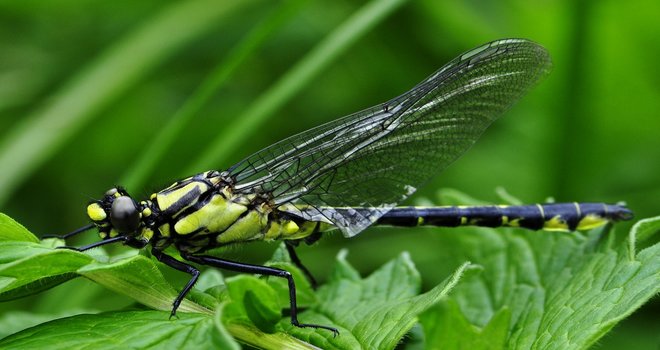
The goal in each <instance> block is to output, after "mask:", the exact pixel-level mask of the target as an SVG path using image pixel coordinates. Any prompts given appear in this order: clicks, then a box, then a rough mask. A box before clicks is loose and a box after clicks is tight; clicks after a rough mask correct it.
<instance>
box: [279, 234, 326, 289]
mask: <svg viewBox="0 0 660 350" xmlns="http://www.w3.org/2000/svg"><path fill="white" fill-rule="evenodd" d="M285 245H286V251H287V252H289V257H290V258H291V262H293V264H294V265H296V267H298V268H299V269H300V270H301V271H302V272H303V273H304V274H305V277H307V280H308V281H309V283H310V284H311V285H312V288H314V289H316V287H317V286H318V284H317V283H316V279H315V278H314V276H313V275H312V273H311V272H309V270H308V269H307V268H306V267H305V265H303V263H302V261H300V258H299V257H298V254H296V249H295V247H294V246H293V244H292V243H290V242H289V241H286V242H285Z"/></svg>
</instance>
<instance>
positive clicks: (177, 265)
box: [151, 249, 199, 318]
mask: <svg viewBox="0 0 660 350" xmlns="http://www.w3.org/2000/svg"><path fill="white" fill-rule="evenodd" d="M151 254H153V256H155V257H156V259H158V261H160V262H162V263H163V264H165V265H167V266H169V267H171V268H173V269H177V270H179V271H181V272H185V273H188V274H190V275H191V276H192V278H190V280H189V281H188V283H187V284H186V286H185V287H183V289H182V290H181V292H180V293H179V295H178V296H177V297H176V299H174V302H173V303H172V312H171V313H170V318H172V317H174V316H175V315H176V309H178V308H179V305H180V304H181V302H182V301H183V299H184V298H185V297H186V295H187V294H188V292H190V290H191V289H192V287H193V286H194V285H195V283H196V282H197V279H198V278H199V270H198V269H196V268H194V267H193V266H190V265H188V264H186V263H183V262H181V261H179V260H176V259H174V258H173V257H171V256H169V255H167V254H165V253H163V252H162V251H160V250H158V249H151Z"/></svg>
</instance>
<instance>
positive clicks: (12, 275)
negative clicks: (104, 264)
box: [0, 241, 93, 301]
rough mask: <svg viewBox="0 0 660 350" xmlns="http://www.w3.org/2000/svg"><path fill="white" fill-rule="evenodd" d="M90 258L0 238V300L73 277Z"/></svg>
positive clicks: (23, 295)
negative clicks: (0, 239)
mask: <svg viewBox="0 0 660 350" xmlns="http://www.w3.org/2000/svg"><path fill="white" fill-rule="evenodd" d="M92 260H93V258H92V257H90V256H88V255H85V254H81V253H78V252H73V251H70V250H64V249H61V250H60V249H57V250H54V249H52V248H49V247H46V246H43V245H40V244H37V243H31V242H26V241H0V300H2V301H4V300H11V299H16V298H20V297H25V296H28V295H32V294H35V293H38V292H41V291H42V290H46V289H49V288H52V287H54V286H56V285H58V284H60V283H63V282H66V281H67V280H69V279H71V278H74V277H75V276H76V274H75V273H76V271H77V270H78V269H79V268H80V267H82V266H84V265H86V264H88V263H90V262H91V261H92Z"/></svg>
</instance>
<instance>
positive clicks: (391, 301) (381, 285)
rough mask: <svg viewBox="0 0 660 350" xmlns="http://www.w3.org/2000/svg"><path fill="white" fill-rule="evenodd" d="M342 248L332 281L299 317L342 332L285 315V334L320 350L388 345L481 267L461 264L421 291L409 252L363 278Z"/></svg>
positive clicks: (400, 336) (398, 339)
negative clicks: (293, 321) (294, 323)
mask: <svg viewBox="0 0 660 350" xmlns="http://www.w3.org/2000/svg"><path fill="white" fill-rule="evenodd" d="M345 257H346V253H345V252H340V254H339V256H338V258H337V260H338V261H337V264H336V269H335V272H334V273H333V277H332V279H331V281H329V283H328V284H327V285H324V286H323V287H321V288H320V289H319V291H318V299H319V300H320V302H319V305H317V306H315V307H313V308H312V309H311V310H309V311H305V312H303V313H301V314H300V317H299V319H300V322H303V323H313V324H321V325H327V326H332V327H336V328H337V329H338V330H339V332H340V335H339V336H338V337H333V336H332V334H331V333H330V332H327V331H326V332H323V331H317V330H312V329H309V328H297V327H293V326H292V325H290V324H288V323H287V322H286V321H285V320H283V321H282V322H281V325H282V327H283V328H284V329H286V331H287V332H288V333H291V334H294V335H295V336H296V337H298V338H300V339H304V340H305V341H307V342H309V343H311V344H314V345H316V346H319V347H321V348H324V349H329V348H331V349H355V348H364V349H391V348H394V346H395V345H396V344H397V343H398V342H399V341H400V340H401V338H402V337H403V336H404V335H405V333H406V332H408V331H409V330H410V329H411V328H412V327H413V325H414V324H415V322H416V317H417V315H419V314H420V313H422V312H424V311H425V310H426V309H428V308H429V307H431V306H432V305H433V304H435V303H437V302H438V301H439V300H441V299H442V298H444V297H446V296H447V294H448V293H449V291H450V290H451V289H452V288H454V286H456V284H457V283H458V280H459V279H460V278H461V277H462V276H463V275H471V274H474V273H476V272H477V271H478V270H479V269H478V268H477V267H476V266H474V265H471V264H469V263H465V264H463V265H461V266H460V267H459V268H458V269H457V270H456V272H454V274H453V275H452V276H450V277H449V278H447V279H446V280H445V281H444V282H443V283H441V284H439V285H438V286H436V287H435V288H433V289H431V290H430V291H428V292H426V293H423V294H421V295H419V288H420V284H421V279H420V276H419V273H418V272H417V270H416V269H415V267H414V265H413V263H412V261H411V260H410V257H409V256H408V254H407V253H402V254H401V255H400V256H399V257H398V258H397V259H395V260H393V261H390V262H389V263H387V264H385V265H384V266H383V267H381V268H380V269H378V270H377V271H375V272H374V273H373V274H371V275H370V276H369V277H367V278H364V279H361V278H359V276H357V275H356V274H355V273H354V270H353V268H352V267H350V265H349V264H348V263H347V262H346V260H345Z"/></svg>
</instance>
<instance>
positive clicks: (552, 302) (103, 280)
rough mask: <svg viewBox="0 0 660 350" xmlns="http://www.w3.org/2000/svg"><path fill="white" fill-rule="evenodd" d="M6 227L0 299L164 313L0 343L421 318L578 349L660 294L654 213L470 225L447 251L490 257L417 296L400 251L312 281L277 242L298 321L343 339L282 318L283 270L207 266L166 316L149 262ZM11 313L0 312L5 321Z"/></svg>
mask: <svg viewBox="0 0 660 350" xmlns="http://www.w3.org/2000/svg"><path fill="white" fill-rule="evenodd" d="M0 228H2V231H0V262H2V265H0V266H1V267H0V276H1V277H0V288H1V289H0V299H1V300H10V299H15V298H20V297H24V296H28V295H31V294H33V293H37V292H40V291H42V290H44V289H48V288H52V287H53V286H55V285H57V284H59V283H63V282H65V281H67V280H69V279H71V278H74V277H75V276H83V277H86V278H88V279H90V280H92V281H94V282H96V283H98V284H100V285H103V286H104V287H106V288H107V289H109V290H111V291H113V292H116V293H121V294H124V295H126V296H128V297H130V298H132V299H134V300H135V301H137V302H139V303H140V304H142V305H145V306H148V307H150V308H152V309H156V310H162V311H149V310H121V311H111V312H104V313H95V314H89V313H82V314H77V315H74V316H70V317H65V318H58V317H57V316H56V315H53V320H52V321H49V322H43V320H44V319H45V318H47V316H45V315H28V316H26V318H28V319H30V318H32V319H34V320H35V324H36V325H35V326H34V327H30V328H27V326H28V324H24V326H25V327H26V329H24V330H22V331H21V330H19V329H16V328H14V329H13V331H15V332H16V333H13V334H8V336H7V337H6V338H4V339H3V340H0V347H3V348H22V349H28V348H35V349H36V348H43V347H45V346H49V347H50V348H61V349H66V348H69V347H79V346H86V347H87V346H93V347H95V348H98V347H100V348H116V347H122V348H126V347H131V348H157V347H158V348H163V347H165V348H181V347H188V346H194V347H195V348H199V349H215V348H228V347H232V348H235V347H238V344H237V343H236V342H235V340H234V338H235V339H236V340H237V341H239V342H241V343H243V344H249V345H252V346H255V347H259V348H264V349H280V348H283V347H289V348H300V349H302V348H311V346H312V345H313V346H318V347H321V348H324V349H355V348H368V349H393V348H394V347H395V346H396V345H397V344H398V343H399V342H400V341H401V339H402V338H403V336H404V335H405V334H406V333H407V332H409V331H410V330H411V328H412V327H413V326H414V325H415V323H416V321H417V317H418V316H420V314H421V316H420V322H421V325H422V329H423V332H424V339H425V340H424V342H425V345H424V346H425V348H429V349H435V348H438V349H440V348H441V349H452V348H456V349H462V348H466V347H469V348H472V349H499V348H508V349H517V348H520V349H530V348H543V349H554V348H556V349H585V348H587V347H588V346H590V345H592V344H593V343H594V342H595V341H597V340H598V339H599V338H600V337H602V336H603V335H604V334H605V333H606V332H607V331H609V330H610V329H611V328H612V327H613V326H614V325H615V324H616V323H617V322H619V321H620V320H622V319H623V318H624V317H626V316H627V315H629V314H630V313H631V312H632V311H633V310H635V309H636V308H638V307H640V306H641V305H642V304H643V303H644V302H645V301H646V300H648V299H649V298H650V297H652V296H653V295H655V294H657V293H658V292H659V291H660V284H658V278H659V276H660V259H659V258H658V257H660V244H656V245H654V246H652V247H649V248H645V249H644V250H642V251H640V252H635V249H634V243H635V242H636V238H637V236H644V237H649V236H651V235H652V234H653V233H655V232H657V231H660V217H659V218H655V219H649V220H644V221H640V222H639V223H638V224H637V225H635V227H634V228H633V230H632V231H631V233H630V234H629V239H628V240H623V241H621V242H620V243H619V244H615V240H614V237H615V236H614V235H613V234H611V233H608V231H609V229H607V230H594V231H592V232H590V233H589V234H587V235H586V236H583V235H580V234H574V235H556V234H545V235H530V234H529V233H520V232H512V230H510V229H509V230H506V231H507V232H498V231H497V230H494V229H479V230H475V232H473V233H472V235H471V236H472V237H471V238H472V239H471V240H465V241H463V242H462V243H461V242H456V243H457V244H456V245H455V247H454V250H455V251H457V252H460V253H461V255H462V256H465V257H470V256H472V257H474V258H475V259H476V260H479V261H480V262H482V263H483V264H485V266H486V268H485V271H483V273H478V272H480V271H481V269H482V268H479V267H478V266H476V265H471V264H470V263H463V264H462V265H460V266H459V267H458V268H457V269H456V271H455V272H454V273H453V274H452V275H451V276H449V277H447V278H446V279H445V281H444V282H442V283H441V284H439V285H437V286H436V287H434V288H432V289H431V290H429V291H427V292H425V293H421V294H420V287H421V277H420V275H419V273H418V272H417V270H416V269H415V267H414V265H413V263H412V261H411V260H410V257H409V256H408V254H407V253H402V254H401V255H400V256H399V257H398V258H396V259H394V260H392V261H390V262H389V263H387V264H385V265H384V266H382V267H380V268H379V269H378V270H377V271H375V272H373V273H372V274H371V275H370V276H368V277H366V278H362V277H360V274H359V273H358V272H357V271H356V270H355V269H354V268H353V267H352V266H350V265H349V264H348V262H347V261H346V254H347V253H346V251H343V252H342V253H340V254H339V256H338V257H337V260H336V262H335V266H334V271H333V273H332V274H331V276H330V278H329V280H328V281H327V283H326V284H324V285H323V286H321V287H320V288H319V289H318V291H314V290H312V288H311V287H310V284H309V283H308V282H307V281H306V280H305V279H304V275H303V274H302V272H301V271H299V270H298V269H297V268H296V267H295V266H294V265H293V264H292V263H291V262H290V261H289V260H288V259H287V258H288V257H287V255H286V253H285V248H284V246H281V247H280V248H279V249H278V251H277V252H276V254H275V258H277V259H279V260H275V261H271V262H270V263H269V264H270V265H273V266H276V267H279V268H285V269H287V270H289V271H293V274H294V278H296V281H297V286H298V294H299V295H300V297H301V298H300V306H302V307H304V308H306V310H305V311H304V312H302V313H301V315H300V319H301V321H302V322H305V323H317V324H324V325H330V326H332V327H336V328H337V329H339V331H340V335H339V336H337V337H333V335H332V333H331V332H328V331H325V330H315V329H309V328H302V329H301V328H297V327H294V326H292V325H291V324H290V321H289V318H288V317H287V316H282V315H281V310H282V309H286V308H287V307H288V289H287V285H286V283H282V280H281V279H279V280H278V279H277V278H270V279H260V278H257V277H254V276H248V275H239V276H235V277H230V278H227V279H223V278H222V277H221V276H219V275H218V273H217V271H216V272H214V271H213V270H210V271H209V272H208V273H205V274H203V276H202V279H201V281H200V282H199V284H198V285H197V287H198V288H204V290H199V289H198V290H196V291H195V293H193V296H192V297H191V298H190V299H186V300H184V302H183V303H182V304H181V307H180V309H179V315H178V317H177V318H175V319H172V320H168V312H169V309H170V307H171V302H172V301H173V300H174V297H175V296H176V294H177V293H176V290H175V288H174V287H172V286H171V285H170V284H169V283H168V282H167V280H166V279H165V278H164V277H163V275H162V274H161V273H160V270H159V269H158V266H157V265H158V264H157V262H156V260H155V259H150V258H148V257H145V256H143V255H139V254H132V255H130V256H121V257H118V258H112V259H111V258H108V257H107V256H106V255H105V254H98V252H94V253H92V254H86V253H80V252H77V251H72V250H66V249H57V247H58V246H59V245H61V244H62V243H63V242H62V241H60V240H57V239H46V240H44V241H41V242H35V241H36V237H34V236H33V235H32V234H30V233H29V232H28V231H27V230H25V228H23V227H22V226H21V225H19V224H17V223H16V222H14V221H13V220H12V219H11V218H9V217H7V216H4V215H3V216H2V217H0ZM474 240H478V245H475V241H474ZM97 251H98V250H97ZM459 280H461V281H459ZM450 292H451V296H449V295H450V294H449V293H450ZM13 316H14V315H12V314H11V313H8V314H5V315H3V316H2V318H0V324H2V323H7V322H9V320H11V318H12V317H13ZM232 337H233V338H232ZM293 337H296V338H298V340H296V339H295V338H293ZM53 344H56V345H53Z"/></svg>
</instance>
